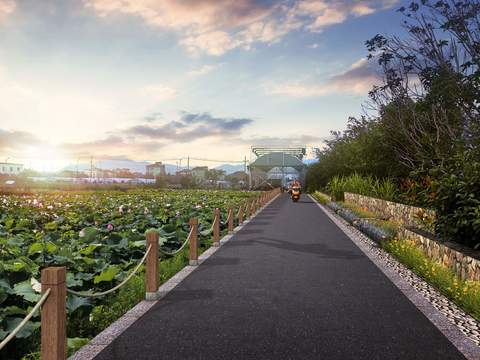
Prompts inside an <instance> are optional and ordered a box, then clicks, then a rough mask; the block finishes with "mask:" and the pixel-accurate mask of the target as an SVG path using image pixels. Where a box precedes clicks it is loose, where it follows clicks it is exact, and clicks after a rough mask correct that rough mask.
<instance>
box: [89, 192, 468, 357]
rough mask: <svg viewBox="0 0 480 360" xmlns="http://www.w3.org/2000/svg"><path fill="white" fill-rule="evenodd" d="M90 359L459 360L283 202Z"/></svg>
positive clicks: (326, 233)
mask: <svg viewBox="0 0 480 360" xmlns="http://www.w3.org/2000/svg"><path fill="white" fill-rule="evenodd" d="M96 359H98V360H103V359H209V360H215V359H229V360H230V359H339V360H340V359H341V360H345V359H369V360H371V359H402V360H407V359H421V360H426V359H435V360H440V359H449V360H452V359H464V357H463V356H462V355H461V354H460V353H459V352H458V351H457V350H456V348H455V347H454V346H453V345H451V343H450V342H449V341H448V340H447V339H446V338H445V337H444V336H443V335H442V334H441V333H440V332H439V331H438V330H437V329H436V328H435V327H434V326H433V325H432V324H431V323H430V322H429V321H428V320H427V318H426V317H424V315H423V314H422V313H421V312H420V311H419V310H418V309H417V308H416V307H415V306H414V305H413V304H412V303H411V302H410V301H409V300H408V299H407V298H406V297H405V296H404V295H403V294H402V293H401V292H400V291H399V290H398V289H397V288H396V287H395V286H394V285H393V284H392V283H391V282H390V281H389V280H388V279H387V278H386V277H385V276H384V275H383V273H381V272H380V270H378V268H377V267H376V266H375V265H374V264H373V263H372V262H371V261H370V260H369V259H368V258H367V257H366V256H365V255H364V254H363V253H362V252H361V251H360V250H359V249H358V248H357V247H356V246H355V245H354V244H353V243H352V242H351V240H349V239H348V237H346V235H345V234H344V233H343V232H342V231H341V230H340V229H339V228H338V227H337V226H336V225H335V224H334V223H333V222H331V220H330V219H328V217H327V216H326V215H325V214H324V213H323V212H322V211H321V210H320V209H319V208H318V207H317V205H316V204H315V203H313V202H312V201H311V200H310V199H309V198H306V197H304V196H302V200H301V202H299V203H295V204H294V203H292V202H291V201H290V200H289V198H288V197H287V196H286V195H283V196H281V197H279V198H277V199H276V200H275V201H274V202H273V203H272V204H270V206H268V207H267V208H266V209H264V210H263V211H262V212H261V213H260V214H259V215H258V216H257V217H256V218H254V219H253V220H252V222H251V223H250V224H248V225H247V226H245V227H244V228H243V229H242V230H241V231H240V232H239V233H238V234H237V235H235V237H234V238H232V239H231V240H230V241H229V242H228V243H227V244H225V245H224V246H222V247H221V248H220V249H219V251H217V252H216V253H215V254H214V255H213V256H212V257H211V258H209V259H208V260H207V261H206V262H205V263H204V264H202V265H201V266H200V267H199V269H198V270H197V271H195V272H193V273H192V274H191V275H190V276H189V277H187V278H186V280H185V281H184V282H182V283H181V284H180V285H179V286H178V287H176V288H175V290H173V291H172V292H171V293H169V294H168V295H167V296H166V297H165V298H164V299H163V300H161V301H160V302H159V303H157V304H156V305H155V306H154V307H153V308H152V309H151V310H150V311H149V312H148V313H146V314H145V315H144V316H143V317H142V318H140V320H138V321H137V322H136V323H135V324H134V325H133V326H131V327H130V328H129V329H128V330H127V331H125V332H124V333H123V334H122V335H121V336H120V337H119V338H117V339H116V340H115V341H114V342H113V343H112V344H111V345H110V346H108V347H107V348H106V349H105V350H103V351H102V352H101V353H100V354H99V355H98V356H97V358H96Z"/></svg>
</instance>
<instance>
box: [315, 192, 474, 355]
mask: <svg viewBox="0 0 480 360" xmlns="http://www.w3.org/2000/svg"><path fill="white" fill-rule="evenodd" d="M309 196H310V198H311V199H312V200H313V201H314V202H315V203H316V204H317V205H318V207H320V209H321V210H322V211H323V212H324V213H325V214H326V215H327V216H328V217H329V218H330V219H331V220H332V221H333V222H334V223H335V224H336V225H337V226H338V227H339V228H340V229H341V230H342V231H343V232H344V233H345V234H346V235H347V236H348V237H349V238H350V239H351V240H352V241H353V243H355V245H357V246H358V247H359V248H360V250H362V251H363V252H364V253H365V255H366V256H367V257H368V258H369V259H370V260H371V261H372V262H373V263H374V264H375V265H376V266H377V267H378V268H379V269H380V270H381V271H382V272H383V273H384V274H385V275H386V276H387V277H388V278H389V279H390V280H391V281H392V282H393V283H394V285H395V286H397V287H398V288H399V289H400V291H402V293H403V294H404V295H405V296H406V297H407V298H408V299H409V300H410V301H411V302H412V303H413V304H414V305H415V306H416V307H417V308H418V309H419V310H420V311H421V312H422V313H423V314H424V315H425V316H426V317H427V318H428V319H429V320H430V321H431V322H432V323H433V324H434V325H435V326H436V327H437V328H438V329H439V330H440V331H441V332H442V333H443V334H444V335H445V337H447V339H449V340H450V342H451V343H452V344H453V345H454V346H455V347H456V348H457V349H458V350H459V351H460V352H461V353H462V354H463V355H464V356H465V357H466V358H467V359H469V360H470V359H471V360H478V359H480V323H479V322H478V321H477V320H475V319H474V318H473V317H471V316H470V315H468V314H467V313H465V312H464V311H463V310H462V309H460V308H459V307H458V306H457V305H455V304H454V303H453V302H452V301H450V300H449V299H447V298H446V297H445V296H443V295H442V294H441V293H440V292H438V291H437V290H436V289H435V288H434V287H433V286H431V285H430V284H428V283H427V282H426V281H424V280H423V279H421V278H420V277H418V276H417V275H416V274H415V273H414V272H413V271H411V270H410V269H408V268H406V267H405V266H404V265H403V264H401V263H400V262H398V261H397V260H396V259H395V258H394V257H393V256H392V255H390V254H389V253H387V252H386V251H384V250H383V249H381V248H380V247H378V245H377V244H376V243H375V242H374V241H372V240H371V239H370V238H368V237H367V236H365V235H364V234H363V233H362V232H361V231H360V230H358V229H356V228H355V227H353V226H351V225H350V224H348V223H347V222H346V221H345V220H344V219H342V218H341V217H340V216H338V215H337V214H336V213H334V212H333V211H331V210H330V209H328V208H327V207H325V206H323V205H321V204H320V203H318V201H317V200H316V199H315V198H314V197H313V196H311V195H309Z"/></svg>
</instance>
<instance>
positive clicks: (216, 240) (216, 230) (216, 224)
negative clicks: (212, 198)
mask: <svg viewBox="0 0 480 360" xmlns="http://www.w3.org/2000/svg"><path fill="white" fill-rule="evenodd" d="M213 246H220V209H219V208H216V209H215V211H214V213H213Z"/></svg>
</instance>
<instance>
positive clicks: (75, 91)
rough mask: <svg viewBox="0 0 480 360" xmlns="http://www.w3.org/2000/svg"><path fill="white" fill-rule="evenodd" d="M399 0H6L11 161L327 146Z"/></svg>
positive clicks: (352, 105)
mask: <svg viewBox="0 0 480 360" xmlns="http://www.w3.org/2000/svg"><path fill="white" fill-rule="evenodd" d="M399 6H400V0H369V1H366V0H338V1H337V0H285V1H273V0H262V1H260V0H182V1H180V0H42V1H38V0H0V99H1V100H0V162H1V161H5V160H8V161H10V162H12V161H15V162H22V163H24V164H25V165H26V166H27V167H32V168H37V169H45V168H47V169H49V170H55V169H56V168H60V167H62V166H64V165H65V164H67V163H75V162H86V161H89V159H90V157H92V156H93V157H94V159H98V160H101V159H102V160H105V159H131V160H136V161H145V160H147V161H155V160H164V161H165V160H168V159H177V158H180V157H186V156H190V157H193V158H208V159H217V160H222V161H224V160H225V162H228V161H234V160H242V159H243V158H244V156H247V157H250V147H251V146H252V145H264V146H298V145H305V146H308V147H320V146H321V145H322V141H323V140H324V139H325V138H326V137H328V136H329V132H330V130H341V129H342V128H344V127H345V125H346V122H347V119H348V117H349V116H358V115H361V113H362V104H363V103H364V102H365V100H366V99H367V94H368V90H369V89H370V88H371V87H372V86H373V85H374V84H375V83H378V82H379V81H380V80H379V74H378V71H377V70H376V66H375V64H374V63H370V62H368V61H367V60H366V55H367V52H366V49H365V46H364V42H365V41H366V40H368V39H369V38H371V37H373V36H374V35H376V34H377V33H381V34H387V35H392V34H396V33H399V32H401V21H402V19H401V15H400V14H399V13H398V12H397V11H396V9H398V7H399Z"/></svg>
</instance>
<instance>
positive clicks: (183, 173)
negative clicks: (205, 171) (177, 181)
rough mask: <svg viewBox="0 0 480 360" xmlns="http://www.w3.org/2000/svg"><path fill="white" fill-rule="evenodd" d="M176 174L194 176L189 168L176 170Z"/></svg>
mask: <svg viewBox="0 0 480 360" xmlns="http://www.w3.org/2000/svg"><path fill="white" fill-rule="evenodd" d="M176 175H178V176H192V170H189V169H182V170H178V171H177V172H176Z"/></svg>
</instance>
